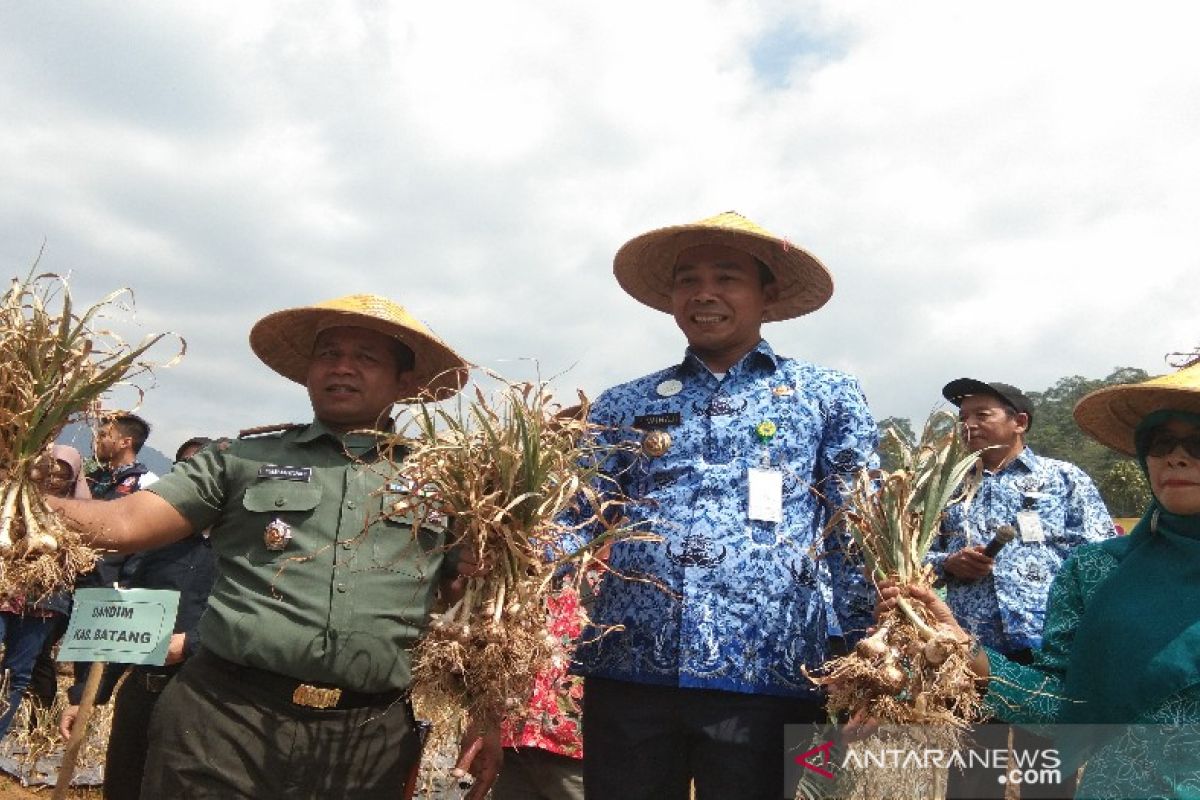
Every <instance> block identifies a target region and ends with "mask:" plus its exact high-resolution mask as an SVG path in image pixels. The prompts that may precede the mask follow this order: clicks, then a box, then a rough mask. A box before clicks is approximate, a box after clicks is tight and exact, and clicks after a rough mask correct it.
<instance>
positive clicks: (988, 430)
mask: <svg viewBox="0 0 1200 800" xmlns="http://www.w3.org/2000/svg"><path fill="white" fill-rule="evenodd" d="M942 395H943V396H944V397H945V398H946V399H947V400H949V401H950V402H951V403H953V404H954V405H956V406H958V409H959V411H958V418H959V420H960V422H961V424H962V428H963V432H964V434H965V436H966V440H967V444H968V445H969V446H970V447H971V449H973V450H975V451H976V452H978V453H979V458H980V460H981V461H982V462H983V467H984V477H983V482H982V483H981V485H980V487H979V491H978V492H977V493H976V495H975V497H974V499H972V501H971V502H970V504H969V506H968V504H966V503H956V504H955V505H952V506H951V507H950V508H949V509H947V511H946V517H945V520H944V521H943V523H942V535H941V536H939V537H938V538H937V540H935V543H934V547H933V548H932V549H931V550H930V554H929V563H931V564H932V565H933V567H934V569H936V570H937V571H938V573H939V574H940V575H942V576H943V577H944V579H945V581H946V592H947V602H948V603H949V605H950V607H951V608H953V609H954V612H955V614H957V615H958V617H959V619H960V620H961V621H962V623H963V625H964V626H965V627H967V628H968V629H969V630H970V631H971V633H973V634H974V635H975V636H976V637H977V638H978V639H979V640H980V642H981V643H983V644H985V645H987V646H989V647H992V648H994V649H996V650H999V651H1000V652H1001V653H1004V654H1005V655H1006V656H1008V657H1009V658H1012V659H1016V660H1018V661H1020V660H1025V661H1028V659H1029V657H1030V652H1031V651H1032V650H1033V649H1036V648H1037V647H1038V646H1039V645H1040V644H1041V641H1042V619H1043V616H1044V614H1045V611H1046V595H1047V594H1048V593H1049V591H1050V582H1051V581H1053V580H1054V576H1055V575H1056V574H1057V573H1058V569H1059V567H1061V566H1062V563H1063V561H1064V560H1066V558H1067V556H1068V555H1069V554H1070V551H1071V548H1073V547H1075V546H1076V545H1079V544H1083V543H1084V542H1092V541H1099V540H1101V539H1105V538H1107V537H1109V536H1112V535H1113V533H1114V529H1113V523H1112V518H1111V517H1110V516H1109V514H1108V509H1106V508H1105V507H1104V501H1103V500H1101V499H1100V493H1099V492H1098V491H1097V490H1096V486H1095V484H1093V483H1092V480H1091V478H1089V477H1088V476H1087V475H1086V474H1084V472H1083V470H1081V469H1079V467H1077V466H1075V465H1074V464H1069V463H1067V462H1065V461H1056V460H1054V459H1050V458H1044V457H1042V456H1038V455H1036V454H1034V452H1033V451H1032V450H1030V449H1029V448H1028V447H1026V446H1025V434H1026V433H1027V432H1028V431H1029V428H1030V426H1031V425H1032V424H1033V403H1031V402H1030V401H1029V398H1028V397H1026V396H1025V394H1024V393H1023V392H1022V391H1021V390H1020V389H1018V388H1017V387H1015V386H1011V385H1009V384H1007V383H999V382H995V383H984V382H983V381H978V380H974V379H973V378H959V379H958V380H953V381H950V383H948V384H946V386H945V387H944V388H943V389H942ZM1005 525H1007V526H1010V527H1011V528H1012V529H1013V530H1014V532H1015V535H1014V537H1013V539H1012V540H1011V541H1010V542H1009V543H1008V544H1006V545H1005V546H1004V547H1003V548H1002V549H1001V550H1000V551H999V552H998V553H997V554H996V556H995V557H994V558H992V557H989V556H987V555H985V554H984V549H985V548H986V546H987V544H988V543H989V542H991V540H992V539H993V537H995V535H996V533H997V531H998V530H999V529H1000V528H1001V526H1005Z"/></svg>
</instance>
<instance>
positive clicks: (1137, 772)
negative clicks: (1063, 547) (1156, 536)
mask: <svg viewBox="0 0 1200 800" xmlns="http://www.w3.org/2000/svg"><path fill="white" fill-rule="evenodd" d="M1118 563H1119V562H1118V561H1117V559H1116V558H1114V557H1113V556H1112V555H1111V554H1110V553H1108V552H1106V551H1105V550H1104V549H1102V548H1100V547H1097V546H1092V545H1087V546H1084V547H1080V548H1079V549H1078V550H1076V551H1075V553H1074V554H1073V555H1072V557H1071V558H1070V560H1068V561H1067V563H1066V564H1065V565H1064V567H1063V569H1062V572H1061V574H1060V575H1059V576H1058V578H1057V580H1056V581H1055V582H1054V588H1053V590H1052V591H1051V593H1050V599H1049V603H1048V605H1047V610H1046V625H1045V630H1044V633H1043V641H1042V646H1041V649H1040V650H1038V651H1037V652H1036V653H1035V654H1034V661H1033V664H1031V665H1029V666H1022V665H1020V664H1017V663H1014V662H1012V661H1009V660H1008V659H1006V658H1005V657H1004V656H1003V655H1002V654H1001V653H998V652H996V651H994V650H991V649H989V650H988V652H987V655H988V662H989V664H990V667H991V680H990V681H989V683H988V691H987V695H986V700H987V706H988V711H989V712H990V713H991V714H992V715H994V716H995V717H997V718H998V719H1001V720H1004V721H1005V722H1010V723H1014V724H1021V725H1034V726H1036V725H1052V724H1055V723H1060V722H1061V721H1062V718H1063V715H1064V710H1065V707H1066V704H1067V703H1069V702H1071V699H1070V698H1069V697H1067V696H1066V675H1067V668H1068V666H1069V665H1070V662H1071V645H1072V642H1073V641H1074V637H1075V631H1076V629H1077V628H1078V626H1079V622H1080V620H1081V619H1082V618H1083V615H1084V614H1085V613H1087V607H1088V605H1089V603H1090V601H1091V599H1092V598H1093V597H1094V596H1095V595H1096V593H1097V592H1098V591H1102V585H1103V583H1104V580H1105V579H1106V578H1107V577H1109V575H1110V574H1111V573H1112V572H1113V570H1115V569H1116V568H1117V565H1118ZM1120 648H1121V633H1120V631H1116V630H1114V631H1113V658H1120ZM1130 679H1131V680H1133V679H1135V676H1130ZM1035 730H1036V728H1035ZM1076 797H1077V798H1097V799H1099V798H1114V799H1115V798H1164V800H1165V798H1200V686H1191V687H1188V688H1187V689H1185V690H1183V691H1181V692H1178V693H1176V694H1174V695H1172V696H1170V697H1168V698H1166V699H1165V700H1164V701H1163V702H1162V703H1160V704H1159V705H1157V706H1156V707H1154V708H1151V709H1147V710H1145V711H1143V712H1142V713H1141V714H1139V715H1138V717H1137V719H1135V720H1134V721H1133V723H1132V725H1130V726H1129V727H1128V728H1126V729H1125V731H1124V732H1123V733H1121V734H1119V735H1117V736H1115V737H1113V738H1109V739H1108V740H1106V741H1105V742H1104V743H1103V744H1102V745H1101V746H1100V747H1099V748H1098V749H1097V750H1096V751H1095V752H1094V753H1093V754H1092V755H1091V757H1090V758H1089V759H1088V761H1087V764H1086V766H1085V768H1084V771H1083V778H1082V780H1081V781H1080V783H1079V788H1078V791H1077V792H1076Z"/></svg>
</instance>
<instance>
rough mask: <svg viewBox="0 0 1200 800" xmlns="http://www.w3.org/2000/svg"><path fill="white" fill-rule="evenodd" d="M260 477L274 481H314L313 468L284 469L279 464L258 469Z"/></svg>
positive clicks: (265, 465) (266, 465)
mask: <svg viewBox="0 0 1200 800" xmlns="http://www.w3.org/2000/svg"><path fill="white" fill-rule="evenodd" d="M258 477H260V478H267V479H268V480H273V481H303V482H304V483H308V482H309V481H311V480H312V467H284V466H280V465H279V464H263V465H262V466H261V467H259V468H258Z"/></svg>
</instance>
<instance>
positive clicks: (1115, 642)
mask: <svg viewBox="0 0 1200 800" xmlns="http://www.w3.org/2000/svg"><path fill="white" fill-rule="evenodd" d="M1075 419H1076V421H1077V422H1078V424H1079V426H1080V428H1082V429H1083V431H1084V432H1085V433H1087V434H1088V435H1089V436H1091V437H1092V438H1093V439H1095V440H1096V441H1098V442H1100V443H1101V444H1103V445H1106V446H1107V447H1110V448H1112V449H1114V450H1117V451H1118V452H1121V453H1124V454H1127V455H1133V456H1136V457H1137V459H1138V461H1139V463H1140V464H1141V466H1142V469H1143V470H1144V471H1145V473H1146V476H1147V477H1148V478H1149V482H1150V489H1151V492H1152V493H1153V501H1152V502H1151V504H1150V508H1149V509H1147V511H1146V514H1145V516H1143V517H1142V519H1141V521H1140V522H1139V523H1138V524H1137V526H1136V527H1135V528H1134V529H1133V531H1132V532H1131V533H1130V534H1129V535H1128V536H1122V537H1118V538H1115V539H1110V540H1107V541H1104V542H1099V543H1095V544H1088V545H1083V546H1081V547H1079V548H1077V549H1076V550H1075V551H1074V554H1073V555H1072V556H1071V558H1070V559H1069V560H1068V562H1067V563H1066V564H1065V565H1064V566H1063V569H1062V571H1061V573H1060V574H1059V575H1058V577H1057V579H1056V580H1055V581H1054V586H1053V588H1052V589H1051V593H1050V599H1049V605H1048V607H1047V611H1046V623H1045V630H1044V631H1043V643H1042V648H1041V650H1040V651H1039V652H1038V653H1037V655H1036V657H1035V660H1034V662H1033V664H1032V665H1030V666H1021V665H1019V664H1015V663H1013V662H1010V661H1008V660H1007V659H1005V658H1004V657H1003V656H1001V655H999V654H998V653H995V652H992V651H990V650H988V649H986V648H980V649H979V651H978V652H977V654H976V656H975V659H974V664H973V667H974V670H975V672H976V674H977V675H979V676H980V678H981V680H983V681H986V682H987V695H986V699H987V703H988V705H989V710H990V711H992V712H993V713H994V714H995V715H996V716H997V717H999V718H1000V719H1003V720H1005V721H1007V722H1012V723H1018V724H1069V725H1071V728H1070V729H1060V730H1059V733H1063V732H1064V731H1067V730H1069V731H1070V735H1069V736H1068V737H1067V738H1065V739H1060V740H1059V741H1060V750H1061V754H1062V760H1063V765H1062V766H1063V770H1064V772H1065V771H1066V770H1068V769H1073V768H1074V767H1075V766H1077V765H1078V764H1080V763H1082V762H1083V761H1085V760H1086V761H1087V769H1086V770H1084V774H1083V778H1082V780H1081V781H1080V784H1079V789H1078V793H1077V797H1123V798H1133V797H1155V798H1158V797H1163V798H1200V363H1197V362H1193V364H1192V365H1190V366H1188V367H1185V368H1184V369H1181V370H1180V371H1178V372H1176V373H1173V374H1171V375H1167V376H1164V377H1161V378H1155V379H1152V380H1149V381H1146V382H1143V383H1139V384H1126V385H1120V386H1113V387H1108V388H1105V389H1101V390H1099V391H1096V392H1093V393H1091V394H1089V395H1087V396H1086V397H1084V398H1083V399H1082V400H1080V401H1079V403H1078V404H1077V405H1076V407H1075ZM896 595H897V589H895V588H894V587H889V588H885V589H884V590H883V592H882V596H883V600H882V603H881V607H882V608H887V607H888V606H890V605H892V604H894V602H895V597H896ZM912 597H913V598H914V599H917V600H920V601H921V602H923V603H924V604H925V605H926V606H927V607H928V608H929V609H930V610H931V611H932V612H934V614H935V615H936V617H937V618H938V621H939V622H940V623H941V624H942V625H944V626H945V627H947V628H949V629H951V630H952V631H954V632H955V633H956V635H959V636H961V637H966V633H964V632H963V631H962V629H961V628H960V627H959V626H958V624H957V623H956V622H955V620H954V616H953V614H952V613H951V612H950V609H949V608H947V607H946V606H945V604H944V603H942V602H941V601H940V600H939V599H938V598H937V596H936V595H935V594H933V593H932V592H926V591H922V590H913V592H912Z"/></svg>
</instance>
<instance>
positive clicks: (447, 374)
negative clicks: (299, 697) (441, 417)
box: [250, 306, 471, 402]
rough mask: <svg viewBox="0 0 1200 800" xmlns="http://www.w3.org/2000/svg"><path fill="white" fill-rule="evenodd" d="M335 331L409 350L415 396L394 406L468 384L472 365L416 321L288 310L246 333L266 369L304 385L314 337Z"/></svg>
mask: <svg viewBox="0 0 1200 800" xmlns="http://www.w3.org/2000/svg"><path fill="white" fill-rule="evenodd" d="M338 327H352V328H367V329H369V330H373V331H378V332H379V333H382V334H384V335H386V336H390V337H392V338H394V339H398V340H399V341H400V342H402V343H403V344H404V345H405V346H407V347H408V348H409V349H410V350H412V352H413V356H414V359H413V361H414V366H413V370H412V373H411V375H412V378H413V382H414V384H415V385H416V387H417V388H416V396H412V397H397V398H396V400H397V402H401V401H405V400H413V399H416V397H431V398H433V399H439V400H440V399H445V398H447V397H450V396H452V395H454V394H456V393H457V392H458V391H460V390H461V389H462V387H463V386H464V385H465V384H466V381H467V374H468V371H469V370H470V368H471V365H470V364H469V363H468V362H467V361H465V360H464V359H463V358H462V357H461V356H459V355H458V354H457V353H455V352H454V350H452V349H451V348H450V347H449V346H448V345H447V344H445V343H444V342H442V341H441V340H440V339H438V338H437V336H435V335H434V334H433V332H432V331H429V330H428V329H426V328H425V326H424V325H421V323H420V322H418V321H416V320H415V319H413V320H411V321H408V322H407V323H406V322H400V321H392V320H388V319H381V318H379V317H377V316H373V315H371V314H365V313H360V312H355V311H349V310H341V309H331V308H321V307H319V306H310V307H304V308H289V309H285V310H283V311H276V312H275V313H273V314H268V315H267V316H265V317H263V318H262V319H260V320H259V321H258V322H257V323H255V325H254V327H253V328H252V329H251V330H250V347H251V349H253V350H254V353H255V355H257V356H258V357H259V359H260V360H262V362H263V363H264V364H266V365H267V366H268V367H270V368H271V369H273V370H275V371H276V372H278V373H279V374H280V375H282V376H283V377H285V378H287V379H288V380H292V381H295V382H296V383H299V384H304V383H306V382H307V375H308V366H309V362H310V361H311V360H312V352H313V346H314V345H315V344H316V341H317V336H318V335H319V334H320V333H321V332H322V331H325V330H327V329H329V328H338Z"/></svg>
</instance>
